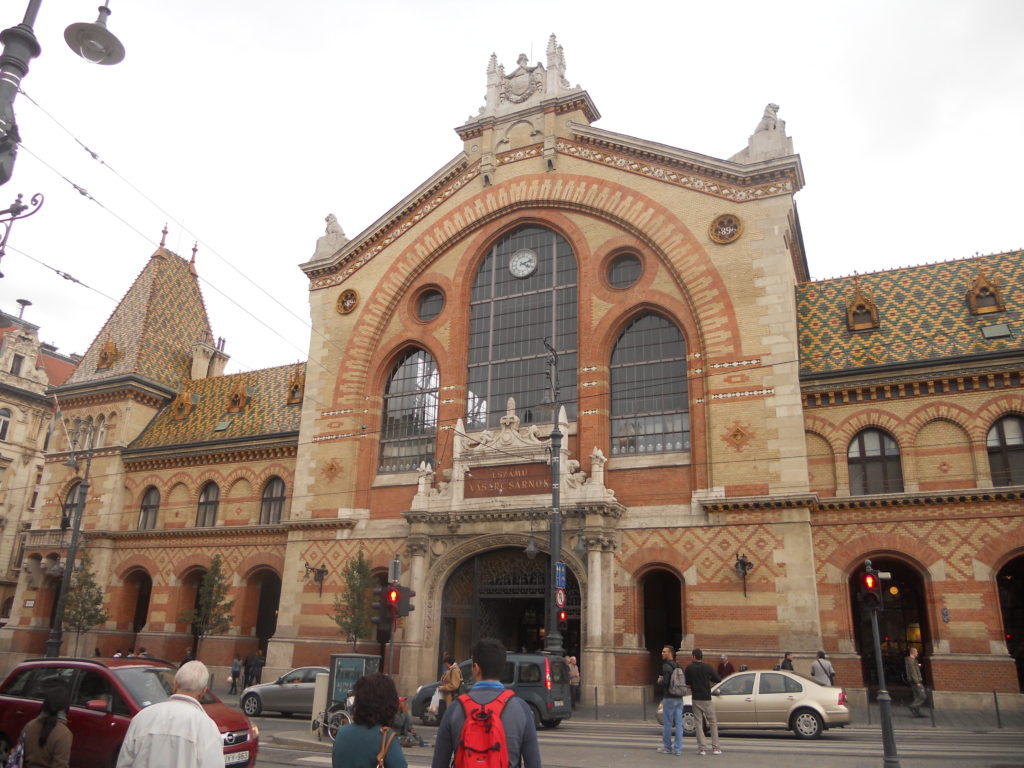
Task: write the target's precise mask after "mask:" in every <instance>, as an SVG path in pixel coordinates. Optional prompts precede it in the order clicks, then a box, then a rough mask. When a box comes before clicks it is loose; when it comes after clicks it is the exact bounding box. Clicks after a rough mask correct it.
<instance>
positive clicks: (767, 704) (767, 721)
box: [658, 670, 850, 739]
mask: <svg viewBox="0 0 1024 768" xmlns="http://www.w3.org/2000/svg"><path fill="white" fill-rule="evenodd" d="M711 702H712V704H713V705H714V707H715V715H716V716H717V719H718V727H719V728H720V729H722V730H726V729H739V730H747V729H755V728H758V729H760V728H779V729H785V730H791V731H793V733H794V734H795V735H796V736H797V737H798V738H801V739H816V738H818V737H819V736H821V734H822V733H823V732H824V731H825V730H827V729H829V728H842V727H843V726H844V725H849V724H850V710H849V708H848V707H847V704H846V692H845V691H844V690H843V689H842V688H835V687H831V686H827V685H819V684H818V683H816V682H814V681H813V680H808V679H807V678H806V677H801V676H800V675H797V674H794V673H792V672H786V671H784V670H763V671H762V670H750V671H745V672H737V673H735V674H732V675H729V677H727V678H725V680H723V681H722V682H720V683H718V684H717V685H715V686H713V687H712V688H711ZM662 717H663V716H662V711H661V705H660V704H659V705H658V722H659V723H661V722H662ZM695 731H696V719H695V718H694V716H693V712H692V708H691V704H690V697H689V696H686V697H685V698H684V699H683V733H684V734H686V735H687V736H693V735H694V733H695Z"/></svg>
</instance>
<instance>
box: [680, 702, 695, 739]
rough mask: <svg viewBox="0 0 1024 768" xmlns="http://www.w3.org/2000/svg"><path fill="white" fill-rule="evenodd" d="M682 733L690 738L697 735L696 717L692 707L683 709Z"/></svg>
mask: <svg viewBox="0 0 1024 768" xmlns="http://www.w3.org/2000/svg"><path fill="white" fill-rule="evenodd" d="M683 735H684V736H688V737H689V738H691V739H692V738H693V737H694V736H696V735H697V718H696V717H694V714H693V710H692V709H686V710H683Z"/></svg>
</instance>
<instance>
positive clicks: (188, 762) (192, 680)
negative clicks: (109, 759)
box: [117, 661, 224, 768]
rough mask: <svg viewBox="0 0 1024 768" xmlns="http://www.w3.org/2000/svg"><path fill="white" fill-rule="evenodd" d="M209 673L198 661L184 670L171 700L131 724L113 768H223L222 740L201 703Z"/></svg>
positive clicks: (142, 712)
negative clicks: (115, 766) (115, 765)
mask: <svg viewBox="0 0 1024 768" xmlns="http://www.w3.org/2000/svg"><path fill="white" fill-rule="evenodd" d="M209 680H210V673H209V670H207V669H206V665H205V664H203V662H201V661H189V662H187V663H185V664H182V665H181V667H180V668H179V669H178V672H177V674H175V676H174V687H173V692H172V694H171V697H170V698H169V699H167V701H161V702H158V703H156V704H151V705H150V706H148V707H146V708H145V709H143V710H142V711H141V712H139V713H138V714H137V715H135V717H133V718H132V722H131V725H129V726H128V733H127V734H125V737H124V743H123V744H122V745H121V754H120V755H119V756H118V758H117V768H224V740H223V738H222V737H221V735H220V729H219V728H218V727H217V724H216V723H215V722H213V719H212V718H211V717H210V716H209V715H208V714H206V710H205V709H203V705H202V704H200V703H199V699H201V698H202V696H203V694H204V693H206V686H207V683H208V682H209Z"/></svg>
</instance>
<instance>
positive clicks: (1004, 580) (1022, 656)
mask: <svg viewBox="0 0 1024 768" xmlns="http://www.w3.org/2000/svg"><path fill="white" fill-rule="evenodd" d="M996 583H997V584H998V585H999V608H1000V609H1001V610H1002V612H1003V637H1004V638H1005V640H1006V650H1007V651H1009V653H1010V655H1011V656H1012V657H1013V660H1014V661H1015V662H1016V664H1017V684H1018V685H1019V686H1020V690H1021V691H1022V692H1024V555H1022V556H1020V557H1015V558H1014V559H1013V560H1011V561H1010V562H1008V563H1007V564H1006V565H1004V566H1003V567H1002V568H1000V569H999V574H998V575H997V576H996Z"/></svg>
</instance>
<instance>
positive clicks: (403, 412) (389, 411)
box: [377, 349, 439, 472]
mask: <svg viewBox="0 0 1024 768" xmlns="http://www.w3.org/2000/svg"><path fill="white" fill-rule="evenodd" d="M438 383H439V376H438V372H437V364H436V363H435V362H434V358H433V357H432V356H431V355H430V354H429V353H427V352H425V351H424V350H422V349H414V350H412V351H411V352H409V353H408V354H406V355H405V356H404V357H403V358H402V359H401V360H399V361H398V363H397V364H396V365H395V367H394V368H393V369H392V371H391V376H390V377H389V378H388V384H387V389H386V390H385V391H384V419H383V426H382V428H381V434H380V461H379V463H378V466H377V471H378V472H411V471H412V470H414V469H416V468H417V467H418V466H419V465H420V463H421V462H424V461H428V462H431V463H433V461H434V440H435V435H436V432H437V391H438Z"/></svg>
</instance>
